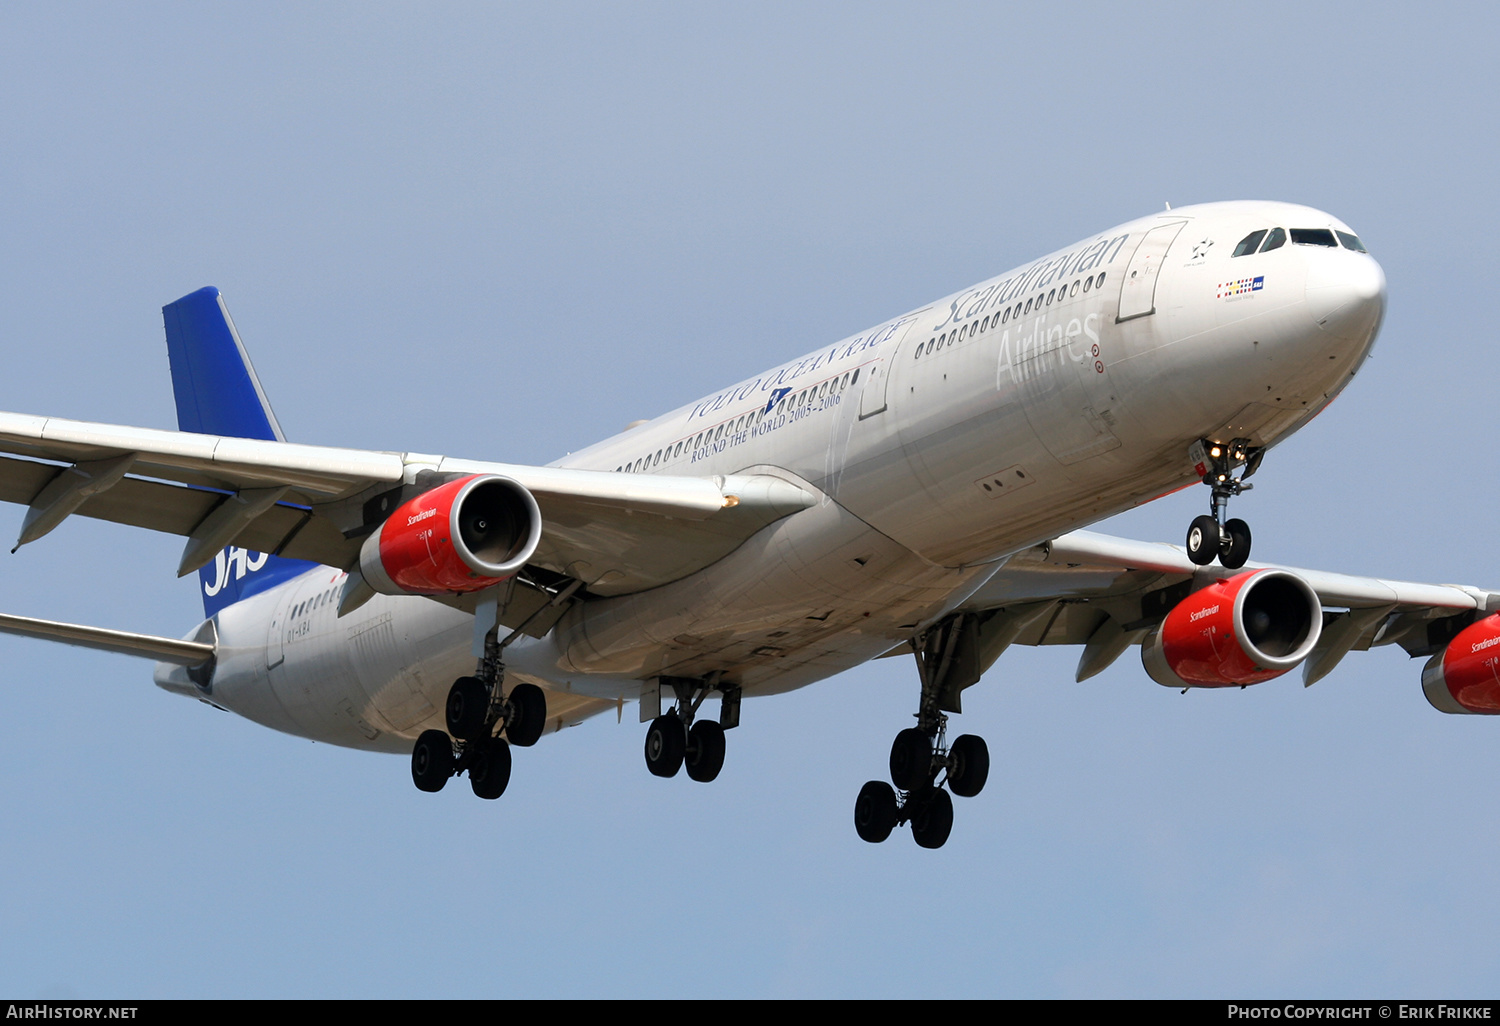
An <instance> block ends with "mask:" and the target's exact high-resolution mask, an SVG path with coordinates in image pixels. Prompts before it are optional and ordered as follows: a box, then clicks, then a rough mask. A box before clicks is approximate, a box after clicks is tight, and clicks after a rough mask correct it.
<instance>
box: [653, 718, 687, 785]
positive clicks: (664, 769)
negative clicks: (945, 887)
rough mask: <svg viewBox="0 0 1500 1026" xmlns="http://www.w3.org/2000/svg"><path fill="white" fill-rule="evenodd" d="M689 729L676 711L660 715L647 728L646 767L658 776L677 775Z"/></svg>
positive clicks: (680, 766)
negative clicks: (684, 728) (684, 726)
mask: <svg viewBox="0 0 1500 1026" xmlns="http://www.w3.org/2000/svg"><path fill="white" fill-rule="evenodd" d="M686 748H687V731H685V730H683V729H682V721H681V720H679V719H678V718H677V715H676V714H675V713H667V714H666V715H665V716H658V717H657V718H656V719H654V720H652V721H651V726H649V727H647V728H646V768H647V769H649V770H650V771H651V772H652V773H654V774H655V775H656V776H658V777H675V776H676V775H677V771H678V770H680V769H681V768H682V757H683V754H684V749H686Z"/></svg>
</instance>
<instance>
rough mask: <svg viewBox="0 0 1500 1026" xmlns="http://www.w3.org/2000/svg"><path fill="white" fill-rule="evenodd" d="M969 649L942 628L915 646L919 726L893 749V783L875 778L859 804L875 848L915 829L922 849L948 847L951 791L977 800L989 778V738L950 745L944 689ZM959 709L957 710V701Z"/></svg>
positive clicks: (968, 737)
mask: <svg viewBox="0 0 1500 1026" xmlns="http://www.w3.org/2000/svg"><path fill="white" fill-rule="evenodd" d="M961 644H962V641H961V639H960V638H958V637H957V632H956V630H952V629H950V630H947V631H944V630H942V628H941V625H940V626H939V627H937V628H934V629H933V630H931V631H927V632H924V633H923V634H921V635H919V636H918V637H917V638H915V639H914V640H913V641H912V649H913V650H914V651H915V652H916V655H917V670H918V672H919V673H920V675H921V677H922V698H921V703H920V707H919V710H918V712H917V717H916V718H917V725H916V726H915V727H908V728H906V729H905V730H903V731H901V733H899V734H897V735H896V740H895V741H894V742H893V743H892V745H891V762H890V769H891V783H890V784H887V783H885V782H884V781H881V780H871V781H870V782H869V783H867V784H865V786H864V787H862V788H860V791H859V797H858V798H857V799H855V802H854V830H855V832H856V833H857V834H859V836H860V838H861V839H863V840H866V841H869V842H870V843H871V844H879V843H880V842H881V841H884V840H885V839H886V838H887V837H889V836H890V835H891V831H892V830H894V829H895V828H896V827H898V826H901V825H902V824H904V823H910V824H911V833H912V838H913V839H914V840H915V841H916V842H917V844H919V845H921V846H922V847H923V848H941V847H942V846H943V845H944V844H945V843H946V842H947V840H948V834H949V833H950V832H951V831H952V830H953V799H952V798H951V797H949V792H950V791H951V792H952V793H953V794H956V795H958V796H959V797H960V798H972V797H974V796H975V795H977V794H979V792H980V791H982V790H984V785H985V781H986V780H988V779H989V775H990V749H989V746H988V745H986V744H985V743H984V738H982V737H980V736H978V735H977V734H962V735H960V736H959V737H957V738H955V739H954V741H953V743H952V744H951V745H950V744H948V743H947V731H948V716H947V714H946V713H945V712H944V711H943V709H942V708H941V698H942V696H943V694H944V687H943V685H944V683H945V682H946V681H948V680H949V678H950V677H951V676H952V675H953V673H954V672H955V671H954V670H953V668H952V667H951V666H950V665H949V664H950V663H951V662H952V661H953V659H954V655H955V650H956V649H958V648H959V647H961ZM953 708H954V710H955V711H956V703H955V704H954V707H953ZM892 784H894V785H895V786H894V787H892V786H891V785H892ZM945 788H946V790H945Z"/></svg>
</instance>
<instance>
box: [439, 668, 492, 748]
mask: <svg viewBox="0 0 1500 1026" xmlns="http://www.w3.org/2000/svg"><path fill="white" fill-rule="evenodd" d="M489 711H490V689H489V688H487V687H485V686H484V681H482V680H480V679H479V678H478V677H460V678H458V680H456V681H454V682H453V686H452V687H451V688H449V689H448V708H447V710H446V712H447V718H448V733H450V734H452V735H453V736H454V737H456V738H458V739H459V740H460V741H469V740H472V739H474V738H476V737H481V736H483V734H484V720H485V717H486V716H487V715H488V714H489Z"/></svg>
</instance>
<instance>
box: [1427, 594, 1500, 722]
mask: <svg viewBox="0 0 1500 1026" xmlns="http://www.w3.org/2000/svg"><path fill="white" fill-rule="evenodd" d="M1422 693H1423V694H1425V695H1426V696H1427V701H1429V702H1431V703H1432V706H1433V708H1435V709H1438V710H1440V711H1442V712H1446V713H1479V714H1481V715H1490V716H1493V715H1495V714H1496V713H1500V613H1496V614H1495V615H1494V616H1487V617H1485V618H1484V619H1483V620H1480V621H1479V622H1477V623H1471V624H1469V626H1467V627H1465V628H1464V629H1463V630H1461V631H1459V632H1458V635H1457V636H1456V637H1455V638H1454V639H1453V640H1452V641H1450V642H1448V645H1447V647H1446V648H1444V649H1443V650H1442V651H1441V652H1439V653H1437V655H1435V656H1433V657H1432V658H1431V659H1429V660H1428V661H1427V665H1426V666H1424V667H1422Z"/></svg>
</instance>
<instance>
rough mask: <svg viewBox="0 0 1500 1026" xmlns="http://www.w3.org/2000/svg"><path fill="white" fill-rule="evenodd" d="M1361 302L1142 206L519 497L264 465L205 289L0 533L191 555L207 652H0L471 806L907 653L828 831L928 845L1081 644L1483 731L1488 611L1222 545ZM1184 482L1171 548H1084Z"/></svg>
mask: <svg viewBox="0 0 1500 1026" xmlns="http://www.w3.org/2000/svg"><path fill="white" fill-rule="evenodd" d="M1385 294H1386V282H1385V277H1384V274H1383V272H1382V270H1381V268H1380V266H1379V264H1378V263H1377V262H1376V261H1375V259H1374V258H1373V257H1372V256H1371V255H1370V254H1369V253H1368V252H1367V251H1366V247H1365V246H1364V244H1363V243H1362V242H1361V241H1360V239H1359V237H1358V236H1357V235H1356V234H1355V233H1354V231H1353V230H1352V229H1351V228H1350V227H1349V226H1348V225H1346V224H1344V223H1343V222H1342V221H1339V220H1338V219H1337V218H1334V217H1332V216H1331V215H1329V214H1327V213H1324V212H1321V211H1318V210H1315V209H1312V208H1309V207H1305V206H1298V205H1293V204H1288V203H1280V202H1259V201H1255V202H1251V201H1236V202H1222V203H1208V204H1202V205H1197V206H1190V207H1183V208H1179V209H1176V210H1173V209H1170V207H1169V208H1168V209H1166V210H1164V211H1162V212H1160V213H1156V214H1152V215H1149V216H1146V217H1142V218H1138V219H1136V220H1132V221H1129V222H1127V223H1125V224H1122V225H1119V226H1117V227H1114V228H1111V229H1109V230H1107V231H1103V232H1100V233H1098V234H1096V235H1093V236H1091V237H1089V238H1086V239H1083V240H1081V241H1079V242H1076V243H1074V244H1072V245H1069V246H1066V247H1064V248H1062V249H1059V250H1056V251H1055V252H1052V253H1050V254H1047V255H1045V256H1042V257H1039V258H1038V259H1035V260H1032V261H1030V262H1028V263H1026V264H1023V265H1022V266H1020V267H1017V268H1015V269H1013V270H1010V271H1007V272H1005V273H1003V274H1000V275H997V276H995V277H992V278H989V279H987V280H985V281H983V282H980V283H978V284H976V285H973V286H971V287H969V288H965V289H963V290H961V291H959V292H955V293H953V294H952V295H949V296H945V297H943V298H942V299H939V300H937V301H935V302H933V303H931V304H929V305H926V306H923V307H920V308H918V309H915V310H910V311H907V312H904V313H901V314H900V315H898V316H896V317H893V318H890V319H888V320H886V321H883V322H881V323H880V324H878V325H876V326H874V327H872V328H870V329H869V330H867V331H863V332H861V333H859V334H857V335H854V336H851V337H849V338H846V339H843V340H841V341H838V342H836V343H832V344H828V345H825V346H824V347H822V348H820V349H818V350H815V351H814V352H811V353H809V354H807V355H805V356H802V357H798V358H797V359H794V360H790V361H788V362H785V363H782V364H781V365H779V366H777V367H774V368H772V369H771V370H768V371H766V372H765V373H763V374H759V375H756V376H754V377H751V378H747V379H746V380H744V381H741V382H738V383H736V384H733V385H731V386H729V387H727V388H724V389H722V390H720V391H717V392H715V393H713V394H711V395H708V396H705V397H703V398H701V399H698V400H696V401H694V402H692V403H689V404H687V405H684V406H682V407H680V408H678V409H675V410H673V411H671V412H669V413H665V414H663V415H661V416H659V417H656V418H655V419H653V420H649V421H645V422H637V423H636V424H634V425H632V426H630V427H629V428H627V429H626V430H625V431H624V432H622V433H620V434H617V435H615V436H613V437H611V438H607V439H605V440H604V441H601V442H599V443H598V444H596V445H593V446H591V447H589V448H587V449H584V450H582V451H579V452H575V453H570V454H569V455H567V456H565V457H563V458H561V459H559V460H556V461H555V462H553V463H551V464H548V465H547V466H543V467H536V466H523V465H517V464H508V463H497V462H487V461H483V460H476V459H472V458H468V457H451V456H442V455H433V454H424V453H415V452H375V451H365V450H357V449H347V448H332V447H324V446H316V445H308V444H302V443H297V442H290V441H288V440H287V439H286V438H285V437H284V435H283V433H282V430H281V427H280V425H279V424H278V422H277V420H276V417H275V414H274V413H273V412H272V409H271V405H270V402H269V400H268V399H267V396H266V394H265V391H264V389H263V388H262V386H261V384H260V380H259V378H258V376H257V375H256V372H255V370H254V367H253V366H252V364H251V361H250V358H249V355H248V353H247V351H246V349H245V346H244V343H243V341H242V340H241V338H240V336H239V334H238V332H237V330H236V329H235V326H234V322H233V320H232V319H231V318H230V316H229V313H228V309H227V307H226V306H225V303H224V300H223V297H222V296H221V295H220V293H219V291H218V290H217V289H215V288H212V287H208V288H203V289H200V290H198V291H196V292H193V293H191V294H190V295H187V296H184V297H183V298H181V299H179V300H177V301H176V302H174V303H171V304H169V305H167V306H166V307H164V308H163V321H164V326H165V332H166V339H167V348H168V356H169V363H170V367H171V374H172V385H173V393H174V398H175V401H176V407H177V419H178V428H179V430H178V431H175V432H174V431H163V430H154V429H146V428H133V427H122V426H116V425H110V424H98V423H86V422H80V421H70V420H62V419H58V418H48V417H40V416H29V415H23V414H15V413H0V452H3V453H5V454H6V455H4V456H0V499H4V500H5V501H9V502H15V503H19V504H21V505H24V506H25V507H26V512H25V515H24V518H23V522H22V526H21V530H20V536H19V538H18V540H17V542H16V545H17V547H19V546H20V545H23V544H30V543H33V542H36V541H38V540H39V539H41V538H42V537H44V536H45V535H47V534H48V533H50V532H51V531H53V530H55V529H56V528H58V527H59V526H60V525H61V524H62V523H63V522H64V521H65V520H66V519H67V518H68V517H69V516H71V515H74V514H77V515H80V516H86V517H94V518H98V519H103V520H109V521H113V522H117V523H123V524H130V525H133V526H137V527H143V528H149V529H151V530H155V531H163V532H168V533H172V534H176V535H179V536H183V537H185V538H186V544H185V546H184V549H183V553H182V557H181V561H180V563H179V566H178V574H179V576H185V575H188V574H191V573H192V572H193V571H197V573H198V581H199V585H200V588H201V590H202V597H203V604H204V616H205V619H204V620H203V621H202V622H201V623H199V624H198V625H197V626H196V627H195V628H194V629H193V630H192V631H190V632H188V633H187V634H186V635H184V636H183V637H182V638H180V639H177V638H166V637H156V636H152V635H144V634H137V633H133V632H128V631H120V630H108V629H104V628H98V627H89V626H83V625H77V624H64V623H57V622H53V621H46V620H39V619H35V618H30V617H22V616H11V615H6V616H0V630H5V631H9V632H12V633H19V634H24V635H28V636H33V637H41V638H46V639H50V640H55V641H62V642H66V643H69V644H74V645H82V646H86V647H92V648H96V649H104V650H107V651H112V652H120V653H126V654H130V655H137V656H144V657H147V658H151V659H153V660H156V662H157V665H156V669H155V682H156V683H157V684H158V685H159V686H160V687H162V688H164V689H165V690H167V691H170V692H173V693H176V694H179V695H183V696H186V697H188V698H193V699H197V700H199V701H202V702H205V703H208V704H210V705H213V706H215V707H217V708H220V709H225V710H229V711H232V712H235V713H238V714H239V715H241V716H245V717H247V718H249V719H251V720H253V721H255V722H257V723H261V724H264V725H266V726H268V727H271V728H274V729H276V730H280V731H285V732H287V733H290V734H295V735H300V736H303V737H307V738H311V739H314V740H317V741H323V742H327V743H331V744H336V745H344V746H347V747H351V748H360V749H366V750H373V751H381V752H393V753H401V754H407V755H409V756H410V758H411V772H412V778H413V781H414V783H415V784H416V786H417V787H418V788H420V789H422V790H424V791H429V792H435V791H439V790H441V789H442V788H443V787H444V786H445V784H446V783H447V782H448V781H449V780H450V779H451V778H453V777H455V776H459V775H463V774H467V775H468V777H469V782H470V785H471V787H472V790H473V791H474V793H475V794H476V795H478V796H479V797H481V798H485V799H495V798H498V797H500V795H501V794H502V793H503V792H504V791H505V790H506V787H507V785H508V783H509V780H510V776H511V768H512V748H513V747H522V748H525V747H528V746H531V745H533V744H536V743H537V742H538V740H540V739H541V738H542V737H543V736H544V735H546V734H550V733H554V732H556V731H558V730H561V729H563V728H564V727H568V726H571V725H574V724H577V723H579V722H581V721H583V720H585V719H587V718H589V717H591V716H595V715H599V714H602V713H605V712H607V711H610V710H614V711H615V713H616V715H617V717H619V716H623V710H624V706H625V705H626V704H627V703H631V704H635V705H636V706H637V707H638V711H639V717H640V722H641V723H643V724H646V725H647V726H646V735H645V744H644V755H645V762H646V764H647V768H648V770H649V771H650V772H651V773H653V774H655V775H657V776H660V777H672V776H675V775H676V774H677V773H678V772H679V771H682V770H685V771H686V773H687V775H688V776H689V777H690V778H691V779H693V780H695V781H702V782H708V781H712V780H713V779H715V777H717V776H718V774H719V773H720V771H721V769H722V767H723V765H724V761H725V751H726V744H725V735H726V732H727V731H729V730H731V729H734V728H735V727H737V726H738V725H739V724H740V721H741V707H742V703H743V700H744V699H745V698H747V697H762V696H768V695H774V694H779V693H783V692H788V691H792V690H795V689H798V688H802V687H806V686H808V685H811V684H814V683H816V682H818V681H821V680H825V679H827V678H829V677H831V676H833V675H835V674H838V673H841V672H843V671H845V670H849V669H851V668H853V667H855V666H858V665H860V664H862V663H864V662H866V661H868V660H871V659H875V658H880V657H884V656H893V655H911V656H914V658H915V663H916V668H917V674H916V678H917V688H916V689H915V690H916V703H915V704H916V712H915V717H914V718H915V722H914V724H913V725H912V726H909V727H907V728H906V729H903V730H901V731H900V732H899V733H898V734H897V735H896V738H895V741H894V743H893V745H892V747H891V752H890V760H889V770H890V774H889V776H890V779H889V781H888V782H887V781H884V780H872V781H870V782H869V783H867V784H865V785H864V787H863V788H862V789H861V790H860V792H859V794H858V796H857V798H856V801H855V808H854V820H855V829H856V832H857V834H858V836H859V837H861V838H862V839H864V840H865V841H869V842H876V843H878V842H881V841H884V840H885V839H886V838H887V837H888V836H889V835H890V834H891V833H892V831H893V830H895V829H896V827H898V826H909V827H910V829H911V831H912V835H913V837H914V839H915V841H916V843H917V844H919V845H921V846H923V847H926V848H938V847H941V846H942V845H943V844H944V843H945V842H946V841H947V839H948V837H949V836H950V833H951V830H952V826H953V801H952V796H958V797H961V798H967V797H973V796H975V795H977V794H979V793H980V791H981V790H982V789H983V787H984V786H985V783H986V781H987V778H988V774H989V753H988V749H987V747H986V744H985V742H984V740H983V739H982V738H981V737H979V736H977V735H973V734H962V735H959V736H957V737H954V738H952V739H951V740H950V739H949V717H950V716H951V715H955V714H960V713H961V711H962V696H963V692H964V691H965V690H966V689H967V688H969V687H971V686H972V685H973V684H975V683H976V682H978V681H979V680H980V678H981V677H982V675H983V674H984V673H985V672H986V671H987V670H988V669H989V668H990V666H991V665H993V664H994V663H995V661H996V660H997V659H998V658H999V656H1000V655H1001V654H1002V653H1003V652H1004V651H1005V650H1006V649H1007V648H1008V647H1009V646H1010V645H1012V644H1022V645H1078V646H1081V648H1082V651H1081V655H1080V658H1079V661H1078V667H1077V673H1076V676H1077V678H1078V679H1079V680H1083V679H1085V678H1087V677H1090V676H1093V675H1094V674H1097V673H1099V672H1101V671H1102V670H1104V669H1105V668H1106V667H1108V666H1109V665H1111V664H1112V663H1113V662H1114V661H1115V660H1116V659H1118V658H1119V657H1120V656H1121V655H1123V654H1124V653H1125V652H1126V651H1127V650H1128V649H1130V648H1132V647H1137V648H1139V651H1140V655H1141V661H1142V667H1143V669H1144V671H1145V673H1146V675H1147V676H1148V677H1149V678H1150V679H1152V680H1154V681H1156V682H1157V683H1158V684H1161V685H1164V686H1168V687H1173V688H1181V689H1184V690H1185V689H1187V688H1232V687H1240V688H1243V687H1247V686H1249V685H1251V684H1257V683H1262V682H1264V681H1267V680H1270V679H1273V678H1276V677H1280V676H1282V675H1284V674H1287V673H1289V672H1291V671H1292V670H1294V669H1298V668H1299V667H1300V669H1301V671H1302V675H1303V680H1304V683H1306V684H1311V683H1313V682H1315V681H1316V680H1318V679H1320V678H1322V677H1323V676H1326V675H1327V674H1328V673H1329V672H1330V671H1332V670H1333V669H1334V667H1335V666H1337V665H1338V663H1339V662H1340V660H1342V659H1343V657H1344V656H1345V655H1346V654H1347V653H1349V652H1350V651H1353V650H1365V649H1369V648H1371V647H1376V646H1385V645H1393V644H1394V645H1399V646H1400V647H1401V648H1403V649H1405V650H1406V652H1407V653H1408V654H1409V655H1411V656H1425V657H1427V658H1428V661H1427V663H1426V665H1425V668H1424V669H1423V671H1422V674H1421V681H1422V688H1423V692H1424V694H1425V695H1426V697H1427V698H1428V700H1429V702H1430V703H1431V704H1432V705H1433V706H1434V707H1436V708H1437V709H1439V710H1441V711H1443V712H1448V713H1461V714H1494V713H1496V712H1500V670H1497V663H1500V592H1496V591H1490V590H1486V589H1482V588H1477V587H1471V586H1457V585H1431V584H1420V583H1411V582H1401V581H1388V580H1381V579H1374V578H1366V577H1357V576H1349V575H1344V574H1338V573H1332V572H1327V571H1319V570H1309V569H1298V568H1294V567H1285V566H1279V565H1275V564H1266V563H1256V562H1251V561H1250V559H1249V556H1250V549H1251V533H1250V529H1249V526H1248V525H1247V524H1246V523H1245V522H1244V521H1243V520H1240V519H1237V518H1230V517H1229V516H1228V507H1229V503H1230V501H1231V500H1232V499H1233V498H1234V497H1235V496H1237V495H1238V494H1240V493H1242V492H1243V491H1245V490H1247V489H1249V488H1251V487H1252V485H1251V484H1250V483H1249V481H1248V480H1247V479H1248V478H1250V477H1252V476H1253V475H1254V474H1255V473H1256V472H1257V471H1258V470H1259V469H1260V467H1261V465H1262V462H1263V459H1264V457H1265V455H1266V453H1267V452H1268V451H1269V450H1270V449H1271V448H1272V447H1274V446H1275V445H1276V444H1277V443H1278V442H1280V441H1281V440H1282V439H1285V438H1287V437H1288V436H1289V435H1291V434H1292V433H1293V432H1295V431H1297V430H1299V429H1300V428H1302V427H1303V426H1305V425H1306V424H1308V423H1309V422H1310V421H1311V420H1312V419H1313V418H1314V417H1315V416H1317V414H1318V413H1319V412H1320V411H1321V410H1322V409H1323V408H1324V407H1326V406H1327V405H1328V404H1329V403H1330V402H1332V401H1333V399H1334V398H1335V397H1337V396H1338V395H1339V393H1340V392H1341V391H1342V390H1343V389H1344V387H1345V386H1346V385H1347V384H1348V383H1349V382H1350V381H1351V380H1352V379H1353V378H1354V376H1355V375H1356V374H1357V372H1358V371H1359V369H1360V367H1361V365H1362V364H1363V362H1364V360H1365V359H1366V357H1367V356H1368V355H1369V353H1370V350H1371V347H1372V346H1373V345H1374V342H1375V338H1376V335H1377V333H1378V330H1379V327H1380V323H1381V319H1382V316H1383V312H1384V308H1385ZM1199 483H1201V484H1202V485H1204V486H1206V490H1207V499H1208V502H1207V512H1205V513H1204V514H1202V515H1200V516H1198V517H1197V518H1196V519H1194V520H1193V521H1192V523H1191V524H1190V525H1189V526H1188V531H1187V535H1186V539H1185V544H1184V545H1182V546H1176V545H1170V544H1165V543H1152V542H1140V541H1133V540H1129V539H1124V538H1116V537H1111V536H1108V535H1104V534H1099V533H1095V532H1091V531H1089V530H1087V529H1086V528H1087V527H1088V525H1090V524H1092V523H1094V522H1096V521H1099V520H1101V519H1103V518H1106V517H1109V516H1111V515H1113V514H1115V513H1119V512H1121V511H1124V510H1128V509H1130V508H1132V507H1135V506H1137V505H1139V504H1141V503H1144V502H1148V501H1150V500H1152V499H1155V498H1158V497H1160V496H1162V495H1165V494H1168V493H1171V492H1175V491H1177V490H1180V489H1182V488H1187V487H1192V486H1194V485H1197V484H1199ZM13 551H14V550H13ZM711 697H713V698H715V699H716V701H717V705H718V708H717V716H716V717H714V716H711V715H709V711H708V710H705V708H704V702H705V701H707V700H708V699H709V698H711Z"/></svg>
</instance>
